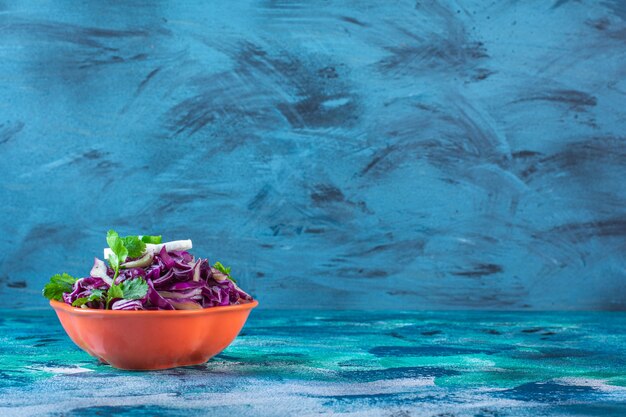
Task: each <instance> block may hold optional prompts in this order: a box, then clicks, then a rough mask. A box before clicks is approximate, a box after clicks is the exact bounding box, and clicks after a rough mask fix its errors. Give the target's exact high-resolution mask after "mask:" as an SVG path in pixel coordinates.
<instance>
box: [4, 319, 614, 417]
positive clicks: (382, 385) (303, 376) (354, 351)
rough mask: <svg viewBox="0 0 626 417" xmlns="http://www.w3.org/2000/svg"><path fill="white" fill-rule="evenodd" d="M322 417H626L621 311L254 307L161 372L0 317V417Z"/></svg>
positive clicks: (40, 325) (53, 323)
mask: <svg viewBox="0 0 626 417" xmlns="http://www.w3.org/2000/svg"><path fill="white" fill-rule="evenodd" d="M145 348H146V349H149V346H146V347H145ZM320 414H323V415H324V414H327V415H328V414H340V415H356V416H368V415H371V416H380V415H386V416H396V417H400V416H402V417H405V416H446V417H453V416H458V417H460V416H483V417H487V416H491V417H493V416H533V417H536V416H565V415H567V416H570V415H571V416H624V415H626V314H624V313H568V314H563V313H501V312H498V313H491V312H481V313H477V312H472V313H463V312H447V313H439V312H437V313H429V312H389V313H382V312H378V313H372V312H319V311H314V312H312V311H298V312H293V311H283V312H277V311H274V312H270V311H263V310H260V311H255V312H253V314H252V316H251V318H250V320H249V322H248V323H247V324H246V327H245V328H244V330H243V332H242V334H241V335H240V336H239V337H238V338H237V339H236V341H235V342H234V343H233V344H232V345H231V346H230V347H228V348H227V349H226V350H225V351H224V352H223V353H222V354H220V355H219V356H217V357H216V358H214V359H212V360H211V361H209V362H208V363H207V364H205V365H201V366H193V367H186V368H178V369H173V370H167V371H159V372H128V371H119V370H115V369H113V368H111V367H109V366H107V365H101V364H99V363H98V362H97V361H96V360H94V359H93V358H91V357H90V356H88V355H87V354H86V353H83V352H82V351H80V350H79V349H78V348H77V347H75V346H74V345H73V344H72V343H71V342H70V340H69V339H68V337H67V336H66V335H65V334H64V332H63V329H62V328H61V326H60V324H59V323H58V321H57V319H56V317H55V316H54V314H53V313H52V312H51V311H47V310H46V311H22V312H12V311H4V312H2V314H1V315H0V415H2V416H30V415H37V416H67V415H71V416H93V415H99V416H106V415H117V416H153V415H160V416H161V415H164V416H196V415H197V416H200V415H212V416H233V415H237V416H247V415H250V416H252V415H254V416H259V415H260V416H263V415H300V416H302V415H320Z"/></svg>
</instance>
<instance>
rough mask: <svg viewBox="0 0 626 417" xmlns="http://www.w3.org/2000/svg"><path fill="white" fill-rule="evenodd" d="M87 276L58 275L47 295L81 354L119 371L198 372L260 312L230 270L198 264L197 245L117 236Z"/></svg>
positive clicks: (201, 260) (109, 240)
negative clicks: (194, 250) (194, 252)
mask: <svg viewBox="0 0 626 417" xmlns="http://www.w3.org/2000/svg"><path fill="white" fill-rule="evenodd" d="M106 240H107V243H108V246H109V247H108V248H106V249H105V250H104V260H101V259H98V258H96V259H95V260H94V264H93V267H92V268H91V270H90V272H89V275H88V276H83V277H79V278H75V277H73V276H71V275H69V274H67V273H63V274H57V275H54V276H53V277H52V278H50V281H49V282H48V283H47V284H46V285H45V287H44V289H43V295H44V297H46V298H48V299H49V300H50V305H51V306H52V307H53V308H54V310H55V312H56V314H57V316H58V318H59V320H60V322H61V325H62V326H63V328H64V329H65V331H66V332H67V334H68V335H69V337H70V338H71V339H72V341H73V342H74V343H76V344H77V345H78V346H79V347H80V348H81V349H83V350H85V351H86V352H87V353H89V354H90V355H92V356H94V357H96V358H98V359H99V360H100V361H102V362H104V363H108V364H110V365H112V366H114V367H116V368H120V369H129V370H155V369H167V368H173V367H177V366H187V365H197V364H201V363H204V362H206V361H208V360H209V359H210V358H211V357H213V356H215V355H217V354H218V353H220V352H221V351H222V350H223V349H225V348H226V347H227V346H228V345H229V344H230V343H231V342H232V341H233V340H234V339H235V337H237V335H238V334H239V332H240V331H241V329H242V328H243V325H244V324H245V322H246V320H247V318H248V315H249V314H250V311H251V310H252V309H253V308H255V307H256V306H257V305H258V302H257V301H256V300H254V299H253V298H252V297H251V296H250V295H249V294H247V293H246V292H245V291H243V290H242V289H241V288H239V286H238V285H237V283H236V281H235V279H234V278H233V277H232V276H231V273H230V268H227V267H225V266H223V265H222V264H221V263H220V262H215V263H214V264H213V265H211V264H210V263H209V261H208V260H207V259H204V258H196V257H195V256H194V255H192V254H191V253H190V252H189V250H190V249H192V242H191V240H177V241H171V242H161V236H125V237H121V236H119V234H118V233H116V232H115V231H113V230H110V231H109V232H108V233H107V239H106Z"/></svg>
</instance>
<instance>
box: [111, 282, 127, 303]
mask: <svg viewBox="0 0 626 417" xmlns="http://www.w3.org/2000/svg"><path fill="white" fill-rule="evenodd" d="M114 298H124V290H122V285H121V284H113V285H111V287H110V288H109V291H108V292H107V300H108V301H111V300H113V299H114Z"/></svg>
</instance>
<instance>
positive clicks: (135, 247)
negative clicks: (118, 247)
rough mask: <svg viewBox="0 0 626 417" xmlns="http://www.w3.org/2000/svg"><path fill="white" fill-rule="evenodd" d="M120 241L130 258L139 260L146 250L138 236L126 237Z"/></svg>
mask: <svg viewBox="0 0 626 417" xmlns="http://www.w3.org/2000/svg"><path fill="white" fill-rule="evenodd" d="M122 241H123V243H124V246H125V247H126V249H127V250H128V256H130V257H131V258H139V257H140V256H141V255H143V253H144V252H145V250H146V244H145V242H143V241H141V240H140V239H139V237H138V236H126V237H123V238H122Z"/></svg>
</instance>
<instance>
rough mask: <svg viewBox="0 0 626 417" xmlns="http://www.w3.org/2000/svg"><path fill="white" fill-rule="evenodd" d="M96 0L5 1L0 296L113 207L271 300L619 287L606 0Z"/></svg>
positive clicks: (532, 303) (84, 254) (625, 23)
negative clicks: (180, 241)
mask: <svg viewBox="0 0 626 417" xmlns="http://www.w3.org/2000/svg"><path fill="white" fill-rule="evenodd" d="M89 3H91V4H89ZM108 3H113V2H70V1H50V2H36V3H35V2H32V3H29V2H2V3H0V109H1V118H0V179H1V184H0V200H1V201H2V204H1V206H0V230H1V233H2V238H1V239H0V301H1V302H2V305H3V306H27V305H37V306H43V305H44V303H45V300H44V299H43V298H41V297H40V296H39V290H40V288H41V287H42V285H43V283H44V282H45V281H46V280H47V279H48V277H49V276H50V275H51V274H53V273H55V272H58V271H68V272H70V273H74V274H80V273H86V272H87V271H88V270H89V267H90V266H91V258H92V257H93V256H94V255H98V254H100V253H101V249H102V246H103V245H104V233H105V231H106V230H107V229H108V228H109V227H113V228H115V229H117V230H119V231H120V232H121V233H125V234H127V233H141V232H150V233H162V234H164V235H165V236H166V237H169V238H191V239H193V241H194V243H195V246H196V253H197V254H203V255H208V256H209V257H210V259H212V260H216V259H220V260H223V261H225V262H227V263H229V264H233V265H234V270H235V271H236V273H237V277H238V278H239V279H240V282H241V284H242V286H243V287H244V288H246V289H249V290H250V291H251V292H252V293H253V294H255V295H256V296H257V297H259V299H260V300H261V302H262V304H263V305H264V306H265V307H272V308H292V307H324V308H371V307H375V308H386V307H402V308H530V309H546V308H558V309H589V308H594V309H595V308H599V309H605V308H623V307H626V295H625V294H626V279H625V278H626V263H625V256H626V255H625V254H626V204H625V203H626V186H625V185H624V183H625V180H624V178H625V174H626V138H625V137H624V132H625V129H624V128H625V127H626V97H625V95H626V81H625V79H626V67H625V66H624V62H625V60H626V47H625V45H626V43H625V42H626V3H624V2H621V1H619V0H606V1H596V2H592V1H567V0H558V1H513V0H511V1H505V2H484V1H462V2H430V1H418V2H409V1H406V2H396V1H393V2H388V1H385V2H381V1H371V2H369V3H366V2H346V1H301V2H297V1H296V2H282V1H255V2H240V1H237V2H218V1H214V2H204V1H192V2H177V1H176V2H175V1H170V2H166V1H162V2H139V1H126V2H115V3H116V4H108Z"/></svg>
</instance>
